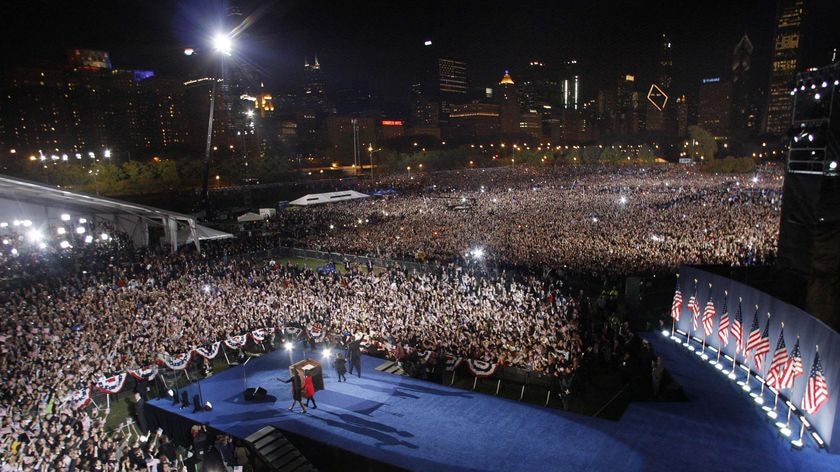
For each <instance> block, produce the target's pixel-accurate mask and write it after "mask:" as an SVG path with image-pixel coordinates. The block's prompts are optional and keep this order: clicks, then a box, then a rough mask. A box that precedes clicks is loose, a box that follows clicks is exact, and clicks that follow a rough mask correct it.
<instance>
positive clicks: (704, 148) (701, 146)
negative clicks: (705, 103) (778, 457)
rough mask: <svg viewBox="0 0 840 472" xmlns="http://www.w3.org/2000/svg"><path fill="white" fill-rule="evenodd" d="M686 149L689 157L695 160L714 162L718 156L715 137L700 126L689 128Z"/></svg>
mask: <svg viewBox="0 0 840 472" xmlns="http://www.w3.org/2000/svg"><path fill="white" fill-rule="evenodd" d="M684 147H685V149H686V150H687V152H688V155H689V156H690V157H691V158H692V159H695V160H712V159H714V158H715V154H717V142H716V141H715V137H714V136H712V133H709V132H708V131H706V130H705V129H703V128H701V127H699V126H694V125H692V126H689V127H688V140H686V142H685V146H684Z"/></svg>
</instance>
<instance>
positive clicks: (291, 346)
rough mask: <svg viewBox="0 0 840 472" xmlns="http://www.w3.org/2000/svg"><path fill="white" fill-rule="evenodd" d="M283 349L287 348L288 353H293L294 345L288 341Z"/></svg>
mask: <svg viewBox="0 0 840 472" xmlns="http://www.w3.org/2000/svg"><path fill="white" fill-rule="evenodd" d="M283 347H285V348H286V350H287V351H291V350H292V348H293V347H294V344H292V343H291V342H289V341H286V344H283Z"/></svg>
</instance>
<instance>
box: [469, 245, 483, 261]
mask: <svg viewBox="0 0 840 472" xmlns="http://www.w3.org/2000/svg"><path fill="white" fill-rule="evenodd" d="M470 254H472V256H473V258H475V259H479V260H480V259H483V258H484V249H483V248H480V247H477V248H475V249H473V250H472V251H470Z"/></svg>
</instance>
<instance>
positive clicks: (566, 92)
mask: <svg viewBox="0 0 840 472" xmlns="http://www.w3.org/2000/svg"><path fill="white" fill-rule="evenodd" d="M563 66H564V67H563V78H562V80H561V82H560V89H561V93H562V97H563V109H564V110H577V109H579V108H580V104H581V96H580V71H579V70H578V65H577V60H575V59H572V60H569V61H566V63H565V64H563Z"/></svg>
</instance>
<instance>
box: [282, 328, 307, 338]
mask: <svg viewBox="0 0 840 472" xmlns="http://www.w3.org/2000/svg"><path fill="white" fill-rule="evenodd" d="M283 332H284V333H286V334H287V335H289V336H293V337H298V336H300V333H302V332H303V330H302V329H300V328H298V327H295V326H286V327H285V328H283Z"/></svg>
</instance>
